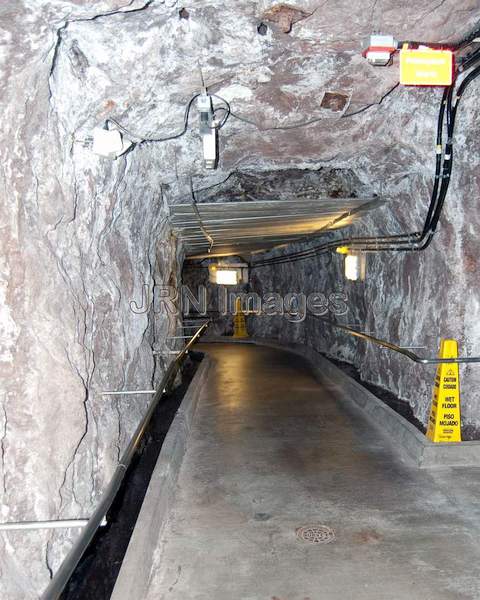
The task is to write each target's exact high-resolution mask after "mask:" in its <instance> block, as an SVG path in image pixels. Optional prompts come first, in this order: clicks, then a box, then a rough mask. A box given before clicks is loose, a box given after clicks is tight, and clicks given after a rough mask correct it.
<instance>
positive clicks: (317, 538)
mask: <svg viewBox="0 0 480 600" xmlns="http://www.w3.org/2000/svg"><path fill="white" fill-rule="evenodd" d="M297 538H298V539H299V540H303V541H304V542H310V543H311V544H328V543H329V542H333V540H334V539H335V532H334V531H333V529H330V527H327V526H326V525H305V526H304V527H299V528H298V529H297Z"/></svg>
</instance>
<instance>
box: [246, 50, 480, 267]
mask: <svg viewBox="0 0 480 600" xmlns="http://www.w3.org/2000/svg"><path fill="white" fill-rule="evenodd" d="M474 58H475V60H474ZM479 59H480V53H479V52H478V51H476V52H474V53H472V55H470V56H469V57H467V60H468V61H469V62H470V64H472V63H473V62H476V60H479ZM479 75H480V66H479V67H476V68H475V69H473V70H472V71H471V72H470V73H469V74H468V75H467V76H466V77H465V78H464V79H463V81H462V82H461V83H460V85H459V86H458V89H457V91H456V94H455V103H454V104H453V93H454V85H452V86H449V87H448V88H446V89H445V90H444V94H443V97H442V102H441V105H440V110H439V117H438V124H437V145H436V153H437V157H436V165H435V180H434V186H433V190H432V196H431V202H430V204H429V209H428V212H427V216H426V219H425V223H424V227H423V230H422V232H413V233H408V234H398V235H396V236H382V237H378V236H377V237H369V238H367V237H364V238H347V239H343V240H336V241H333V242H329V243H326V244H322V245H321V246H317V247H314V248H310V249H308V250H304V251H299V252H295V253H289V254H284V255H281V256H279V257H275V258H271V259H266V260H265V261H260V262H258V263H254V264H253V265H252V268H256V267H262V266H268V265H272V264H281V263H285V262H295V261H297V260H304V259H306V258H310V257H313V256H318V255H320V254H323V253H324V252H329V251H330V250H333V249H335V248H338V247H340V246H343V245H345V246H348V247H349V248H350V247H351V248H352V249H358V250H363V251H367V252H368V251H412V250H413V251H419V250H425V249H426V248H427V247H428V246H429V245H430V243H431V241H432V239H433V236H434V234H435V231H436V228H437V225H438V222H439V220H440V216H441V213H442V209H443V205H444V202H445V198H446V195H447V192H448V187H449V183H450V178H451V173H452V166H453V133H454V127H455V119H456V115H457V109H458V105H459V101H460V98H461V96H462V94H463V93H464V91H465V89H466V88H467V86H468V85H469V84H470V83H471V82H472V81H473V80H474V79H476V77H478V76H479ZM445 115H446V117H447V126H446V128H447V141H446V143H445V149H444V151H443V152H442V150H440V149H441V148H442V135H443V128H444V117H445ZM442 157H443V166H442ZM440 181H441V183H440ZM393 243H395V245H392V244H393ZM402 244H405V245H402Z"/></svg>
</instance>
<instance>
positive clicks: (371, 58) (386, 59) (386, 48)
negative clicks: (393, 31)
mask: <svg viewBox="0 0 480 600" xmlns="http://www.w3.org/2000/svg"><path fill="white" fill-rule="evenodd" d="M397 48H398V42H397V41H396V40H395V38H394V37H393V35H380V34H373V35H371V36H370V37H369V38H368V39H367V40H366V41H365V42H364V44H363V52H362V54H363V56H364V57H365V58H366V59H367V61H368V62H369V63H370V64H371V65H373V66H375V67H386V66H388V65H389V64H390V62H391V60H392V56H393V53H394V52H395V51H396V49H397Z"/></svg>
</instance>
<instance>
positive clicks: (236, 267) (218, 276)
mask: <svg viewBox="0 0 480 600" xmlns="http://www.w3.org/2000/svg"><path fill="white" fill-rule="evenodd" d="M208 275H209V277H208V279H209V281H210V283H216V284H218V285H239V284H244V283H248V265H247V264H246V263H240V262H239V263H221V262H220V263H213V264H211V265H209V267H208Z"/></svg>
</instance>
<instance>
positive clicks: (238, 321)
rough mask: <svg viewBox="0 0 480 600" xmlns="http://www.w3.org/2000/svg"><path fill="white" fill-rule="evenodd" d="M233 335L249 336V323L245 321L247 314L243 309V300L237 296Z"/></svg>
mask: <svg viewBox="0 0 480 600" xmlns="http://www.w3.org/2000/svg"><path fill="white" fill-rule="evenodd" d="M233 337H234V338H246V337H248V333H247V325H246V323H245V315H244V314H243V311H242V300H241V299H240V298H235V315H234V316H233Z"/></svg>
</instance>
